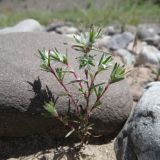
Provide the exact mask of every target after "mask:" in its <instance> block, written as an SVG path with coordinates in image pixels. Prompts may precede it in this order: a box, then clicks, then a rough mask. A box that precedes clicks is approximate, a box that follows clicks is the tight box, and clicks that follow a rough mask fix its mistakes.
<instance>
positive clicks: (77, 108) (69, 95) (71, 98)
mask: <svg viewBox="0 0 160 160" xmlns="http://www.w3.org/2000/svg"><path fill="white" fill-rule="evenodd" d="M50 69H51V73H52V74H53V75H54V76H55V78H56V79H57V81H58V82H59V83H60V84H61V86H62V87H63V88H64V90H65V91H66V93H67V95H68V97H69V99H70V100H71V101H72V102H73V104H74V105H75V107H76V111H77V114H79V106H78V105H77V103H76V102H75V100H74V98H73V96H72V95H71V94H70V92H69V90H68V89H67V88H66V86H65V85H64V83H63V81H62V80H60V79H59V78H58V77H57V75H56V73H55V71H54V70H53V68H52V67H51V66H50Z"/></svg>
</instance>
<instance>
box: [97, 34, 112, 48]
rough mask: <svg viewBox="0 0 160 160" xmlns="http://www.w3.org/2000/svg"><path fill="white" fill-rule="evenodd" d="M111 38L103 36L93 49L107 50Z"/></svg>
mask: <svg viewBox="0 0 160 160" xmlns="http://www.w3.org/2000/svg"><path fill="white" fill-rule="evenodd" d="M110 38H111V37H110V36H103V37H102V38H101V39H98V40H97V42H96V43H95V47H97V48H100V49H103V48H107V43H108V41H109V39H110Z"/></svg>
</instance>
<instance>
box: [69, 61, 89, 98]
mask: <svg viewBox="0 0 160 160" xmlns="http://www.w3.org/2000/svg"><path fill="white" fill-rule="evenodd" d="M67 67H68V68H70V70H71V73H72V74H73V76H74V77H75V79H76V80H80V78H79V77H78V76H77V74H76V73H75V71H74V69H73V68H72V67H71V65H69V64H67ZM79 86H80V89H81V90H82V91H83V90H84V87H83V84H82V82H79ZM83 95H84V97H85V99H86V97H87V95H86V92H85V93H83Z"/></svg>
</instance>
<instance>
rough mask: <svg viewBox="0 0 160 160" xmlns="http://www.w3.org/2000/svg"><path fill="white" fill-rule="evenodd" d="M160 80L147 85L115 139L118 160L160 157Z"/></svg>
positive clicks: (140, 159) (143, 159)
mask: <svg viewBox="0 0 160 160" xmlns="http://www.w3.org/2000/svg"><path fill="white" fill-rule="evenodd" d="M159 115H160V82H152V83H150V84H148V85H147V87H146V90H145V91H144V93H143V96H142V97H141V99H140V101H139V103H138V105H137V106H136V107H135V109H134V110H133V113H132V114H131V115H130V117H129V119H128V120H127V123H126V124H125V126H124V128H123V129H122V131H121V132H120V134H119V135H118V137H117V139H116V141H115V152H116V156H117V160H158V159H160V116H159Z"/></svg>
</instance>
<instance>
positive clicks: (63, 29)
mask: <svg viewBox="0 0 160 160" xmlns="http://www.w3.org/2000/svg"><path fill="white" fill-rule="evenodd" d="M55 32H57V33H60V34H76V33H78V32H79V31H78V29H77V28H75V27H69V26H62V27H58V28H56V30H55Z"/></svg>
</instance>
